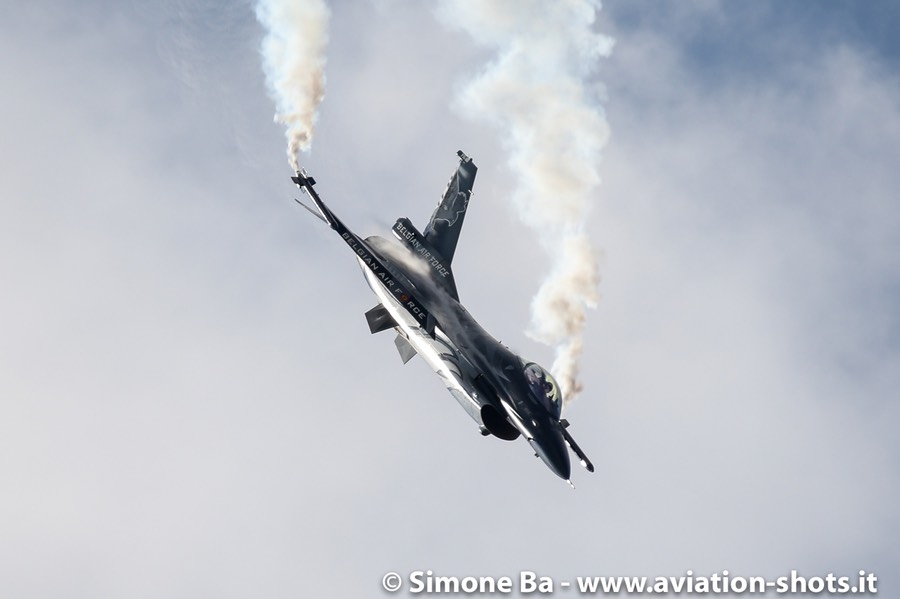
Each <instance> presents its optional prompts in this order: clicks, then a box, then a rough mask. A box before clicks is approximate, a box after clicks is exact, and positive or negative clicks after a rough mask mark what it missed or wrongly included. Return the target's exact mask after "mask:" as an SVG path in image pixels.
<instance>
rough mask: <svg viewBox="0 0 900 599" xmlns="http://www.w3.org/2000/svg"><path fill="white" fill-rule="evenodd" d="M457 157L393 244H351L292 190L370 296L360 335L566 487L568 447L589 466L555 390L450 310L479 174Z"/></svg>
mask: <svg viewBox="0 0 900 599" xmlns="http://www.w3.org/2000/svg"><path fill="white" fill-rule="evenodd" d="M457 155H458V156H459V159H460V161H459V166H458V167H457V170H456V172H455V173H453V176H452V177H451V179H450V183H449V184H448V185H447V189H446V190H445V191H444V195H443V197H442V198H441V201H440V203H439V204H438V207H437V209H436V210H435V211H434V214H433V216H432V217H431V221H430V222H429V223H428V226H427V227H426V228H425V234H424V235H422V234H421V233H419V232H418V230H417V229H416V228H415V226H414V225H413V224H412V222H410V220H409V219H407V218H400V219H398V220H397V222H396V224H395V225H394V228H393V233H394V235H395V236H396V237H397V239H398V240H400V243H397V242H395V241H391V240H388V239H385V238H384V237H379V236H376V235H373V236H371V237H367V238H366V239H362V238H360V237H358V236H357V235H356V234H355V233H353V232H352V231H350V230H349V229H348V228H347V227H346V226H345V225H344V223H342V222H341V221H340V219H338V218H337V216H335V215H334V213H333V212H332V211H331V210H330V209H329V208H328V206H326V205H325V203H324V202H323V201H322V199H321V198H320V197H319V195H318V193H317V192H316V191H315V190H314V189H313V185H315V179H313V178H312V177H310V176H307V175H306V173H305V172H298V173H297V176H296V177H293V181H294V182H295V183H296V184H297V186H298V187H300V188H301V189H303V190H304V191H305V192H306V193H307V194H309V196H310V198H312V201H313V202H314V203H315V207H316V209H317V210H318V214H317V213H316V211H315V210H313V209H312V208H310V207H308V206H306V205H305V204H302V205H303V206H304V207H306V208H307V209H308V210H310V212H313V214H316V215H317V216H320V217H321V218H322V220H324V221H325V222H326V223H327V224H328V225H329V226H330V227H331V228H332V229H334V231H335V232H337V233H338V235H340V236H341V239H343V240H344V241H345V242H346V243H347V245H349V246H350V248H351V249H352V250H353V252H354V254H356V259H357V260H358V261H359V265H360V266H361V267H362V271H363V274H364V275H365V277H366V282H368V283H369V287H371V288H372V291H373V292H374V293H375V295H376V296H377V297H378V301H379V303H378V304H377V305H376V306H375V307H374V308H372V309H371V310H369V311H368V312H366V320H367V321H368V323H369V330H370V331H371V332H372V333H373V334H374V333H379V332H381V331H386V330H393V331H395V332H396V333H397V337H396V338H395V339H394V344H395V345H396V346H397V350H398V351H399V352H400V357H401V359H402V360H403V363H404V364H405V363H407V362H409V360H411V359H412V358H413V357H414V356H415V355H416V354H419V355H421V356H422V358H423V359H424V360H425V361H426V362H427V363H428V365H429V366H430V367H431V368H432V370H434V372H435V373H437V375H438V376H439V377H440V378H441V381H442V382H443V383H444V385H445V386H446V387H447V389H448V390H449V391H450V394H451V395H452V396H453V397H454V398H455V399H456V400H457V401H458V402H459V404H460V405H461V406H462V407H463V409H464V410H465V411H466V412H467V413H468V414H469V416H471V417H472V419H473V420H474V421H475V422H476V423H477V424H478V428H479V430H480V431H481V434H482V435H485V436H488V435H493V436H495V437H497V438H499V439H505V440H507V441H513V440H515V439H517V438H518V437H519V436H520V435H521V436H522V437H524V438H525V439H526V440H527V441H528V442H529V443H530V444H531V446H532V448H534V452H535V454H534V455H535V457H540V458H541V459H542V460H543V461H544V463H545V464H547V466H548V467H549V468H550V470H552V471H553V472H554V473H555V474H556V475H557V476H559V477H560V478H562V479H564V480H565V481H566V482H568V483H569V484H570V485H572V481H571V463H570V461H569V452H568V450H567V449H566V447H567V446H568V448H569V449H571V450H572V451H573V452H574V453H575V455H576V456H577V457H578V459H579V461H580V462H581V465H582V466H584V467H585V468H587V469H588V470H589V471H590V472H593V471H594V466H593V464H591V462H590V460H588V458H587V456H586V455H585V454H584V452H583V451H582V450H581V448H580V447H579V446H578V444H577V443H575V440H574V439H572V435H571V434H570V433H569V432H568V430H566V429H567V427H568V426H569V423H568V421H567V420H565V419H563V418H561V413H562V404H563V398H562V392H561V391H560V388H559V384H558V383H557V382H556V380H555V379H554V378H553V376H552V375H551V374H550V373H549V372H548V371H547V370H545V369H544V368H542V367H541V366H540V365H538V364H536V363H535V362H531V361H528V360H525V359H524V358H522V357H521V356H518V355H516V354H515V353H514V352H512V351H511V350H510V349H509V348H508V347H506V346H505V345H503V344H502V343H500V342H499V341H497V340H496V339H494V338H493V337H492V336H491V335H490V334H489V333H488V332H487V331H485V330H484V329H483V328H482V327H481V325H479V324H478V323H477V322H476V321H475V319H474V318H473V317H472V316H471V315H470V314H469V312H468V311H467V310H466V309H465V308H464V307H463V305H462V304H461V303H460V301H459V293H458V291H457V289H456V281H455V279H454V277H453V271H452V270H451V263H452V261H453V255H454V254H455V252H456V245H457V243H458V241H459V234H460V231H461V230H462V222H463V217H464V216H465V212H466V208H467V207H468V198H469V197H470V196H471V194H472V185H473V184H474V182H475V175H476V173H477V172H478V168H477V167H476V166H475V163H474V162H473V161H472V159H471V158H469V157H468V156H466V155H465V154H464V153H463V152H462V151H461V150H460V151H459V152H457ZM298 202H299V200H298ZM446 214H454V215H456V216H454V217H453V218H452V220H449V221H448V220H447V219H446V218H444V217H443V216H441V215H446ZM445 224H446V226H443V225H445ZM454 225H456V226H454ZM572 486H573V488H574V485H572Z"/></svg>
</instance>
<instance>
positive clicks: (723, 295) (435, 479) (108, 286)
mask: <svg viewBox="0 0 900 599" xmlns="http://www.w3.org/2000/svg"><path fill="white" fill-rule="evenodd" d="M898 18H900V14H898V10H897V8H895V7H894V6H893V5H892V4H891V3H888V2H868V3H865V4H862V3H850V2H834V3H828V4H819V3H816V4H813V3H803V4H795V5H788V6H785V5H784V4H782V3H774V2H772V3H752V4H749V3H748V4H747V5H746V6H745V5H737V4H736V3H719V2H711V1H710V2H691V3H677V4H676V3H669V4H660V3H649V2H621V1H620V2H609V3H607V5H606V6H605V7H604V10H603V12H602V13H601V19H600V22H599V23H598V29H599V30H601V31H603V32H605V33H607V34H609V35H611V36H612V37H614V38H616V48H615V50H614V53H613V55H612V57H611V58H609V59H608V60H605V61H604V63H603V64H602V65H601V67H600V69H599V76H598V80H597V82H596V85H597V86H598V90H599V91H601V92H602V93H605V94H606V96H607V97H608V100H607V103H606V106H607V112H608V118H609V121H610V125H611V128H612V140H611V142H610V144H609V145H608V147H607V149H606V152H605V155H604V157H603V163H602V167H601V173H602V176H603V179H604V181H603V185H602V189H601V194H600V196H599V197H598V198H597V202H596V205H595V207H594V210H593V212H592V216H591V224H590V232H591V234H592V236H593V239H594V240H595V243H596V244H597V246H598V247H599V248H601V249H602V251H603V254H604V258H603V262H602V266H601V274H602V276H603V281H602V283H601V295H602V298H601V301H600V306H599V308H598V310H596V311H595V312H593V313H592V314H591V315H590V320H589V324H588V332H587V335H586V347H585V368H584V370H585V376H584V378H585V383H586V390H585V393H584V395H583V396H582V398H581V399H580V400H579V401H578V402H577V403H576V404H574V405H573V406H572V407H571V409H570V410H569V412H568V417H569V418H570V420H571V421H572V423H573V424H572V431H573V434H574V435H575V437H576V439H578V441H579V443H580V444H581V445H582V446H583V447H584V449H585V450H586V451H587V452H588V454H589V455H590V456H591V457H592V459H593V461H594V463H595V464H596V466H597V473H596V474H594V475H589V474H587V473H586V472H584V471H576V472H575V473H574V476H575V483H576V485H577V486H578V490H577V491H576V492H574V493H573V492H572V491H571V490H570V489H569V488H568V487H567V486H566V485H565V484H563V483H561V482H560V481H558V480H556V479H555V477H553V476H552V474H551V473H549V472H548V471H547V470H546V468H545V467H544V466H543V464H541V463H540V462H539V461H538V460H535V459H534V458H533V457H531V455H530V453H529V451H528V448H527V447H526V446H525V445H524V444H523V443H521V442H518V443H512V444H506V443H503V442H500V441H496V440H493V439H482V438H481V437H480V436H479V435H478V434H477V432H476V430H475V427H474V425H473V423H471V421H469V420H468V417H467V416H466V415H465V414H464V413H463V412H462V410H460V409H459V408H458V406H457V405H456V403H455V402H454V401H453V399H452V398H451V397H450V396H449V395H448V394H447V393H446V391H444V390H443V388H442V387H441V386H440V384H439V382H438V381H437V380H436V379H435V378H434V376H433V375H432V374H431V373H430V372H429V371H428V369H427V368H426V366H425V365H424V364H423V363H421V361H420V360H415V361H413V362H411V363H410V364H409V365H407V366H402V365H401V363H400V360H399V359H398V358H397V356H396V355H395V351H394V348H393V344H392V343H391V342H390V338H389V337H388V336H383V337H382V336H380V335H379V336H371V335H369V334H368V331H367V328H366V326H365V322H364V318H363V316H362V314H363V312H364V311H365V310H367V309H368V308H370V307H371V306H372V305H373V304H374V298H373V297H372V296H371V294H370V292H369V291H368V289H367V287H366V285H365V283H364V281H363V279H362V277H361V276H360V274H359V271H358V268H357V267H356V266H355V265H354V264H353V262H352V260H351V258H350V256H349V254H348V252H347V251H346V249H345V248H344V247H343V246H342V244H341V243H340V242H339V240H337V238H335V237H334V236H333V234H331V233H330V232H329V231H327V230H326V229H325V228H324V227H322V226H321V223H319V222H318V221H315V220H314V219H311V218H309V216H308V215H307V214H306V213H305V211H302V210H300V209H298V207H297V206H296V205H295V204H293V202H292V201H291V198H292V197H293V195H294V194H295V189H294V188H293V187H292V186H291V184H290V181H289V179H288V176H289V175H290V172H289V170H288V169H287V167H286V165H285V160H284V141H283V132H282V130H281V127H280V126H279V125H276V124H274V123H273V122H272V114H273V113H274V107H273V105H272V103H271V102H270V101H269V99H268V98H267V97H266V94H265V87H264V82H263V75H262V71H261V69H260V66H259V62H260V58H259V42H260V39H261V35H262V32H261V31H260V28H259V26H258V24H257V23H256V20H255V18H254V16H253V10H252V6H251V4H250V3H248V2H234V3H218V2H190V3H189V2H183V1H180V0H177V1H176V0H172V1H169V2H165V3H160V4H159V5H154V6H153V7H149V6H147V7H145V6H143V5H142V4H139V3H112V2H102V1H97V2H87V3H77V4H76V3H67V2H49V1H48V2H37V3H28V4H23V5H17V6H15V7H13V6H12V5H10V6H6V7H4V8H2V9H0V76H2V80H3V81H4V82H5V85H4V93H3V94H2V95H0V107H2V115H3V117H2V118H3V136H2V139H3V142H2V146H0V160H2V164H3V177H2V178H0V198H2V200H0V281H2V293H0V308H2V310H0V564H3V565H2V566H0V589H2V590H3V594H4V595H5V596H10V597H56V596H59V595H61V594H65V595H66V596H68V597H92V598H95V597H122V596H128V597H159V596H167V597H195V596H199V595H216V596H221V597H245V596H250V595H253V596H261V595H279V596H288V595H298V594H303V595H307V594H310V595H311V594H314V593H317V594H319V595H325V596H339V597H358V596H361V595H362V596H367V595H374V594H377V593H380V592H381V591H380V590H379V589H380V587H379V585H380V580H381V576H382V575H383V574H384V573H385V572H386V571H388V570H396V571H399V572H401V573H406V572H408V571H410V570H415V569H432V570H434V571H435V572H437V573H440V574H447V575H458V576H463V575H488V574H489V575H494V576H500V575H504V574H506V575H515V574H516V573H518V572H519V571H520V570H522V569H532V570H536V571H538V573H540V574H544V575H550V576H554V577H556V578H558V579H562V578H565V577H574V576H576V575H600V574H636V575H648V576H654V575H666V576H668V575H679V574H682V573H683V572H684V571H685V570H687V569H692V570H693V571H694V572H695V573H698V574H699V573H710V572H712V571H714V570H720V569H723V568H727V569H729V570H730V571H731V572H732V573H735V574H738V573H740V574H743V575H755V574H760V575H767V576H773V577H774V576H778V575H782V574H784V573H786V572H788V571H790V570H791V569H792V568H797V569H799V570H801V572H802V573H804V574H808V575H810V576H812V575H817V574H825V573H827V572H829V571H835V572H837V573H839V574H853V573H855V572H856V571H857V570H858V569H861V568H862V569H866V570H869V571H874V572H876V573H877V574H878V575H879V576H880V578H881V585H880V589H881V593H880V594H881V596H891V595H892V594H894V593H896V592H897V589H898V585H897V582H896V578H895V570H896V564H897V563H898V560H900V548H898V543H897V538H898V533H900V523H898V512H897V509H896V507H895V504H896V497H897V494H898V490H900V489H898V486H900V485H898V483H900V477H898V466H900V464H898V449H900V448H898V440H897V434H896V425H897V422H898V405H897V389H898V387H900V362H898V358H900V351H898V349H900V347H898V334H900V326H898V310H897V307H896V306H897V305H898V300H900V297H898V296H900V268H898V267H900V264H898V262H900V248H898V245H900V243H898V239H900V207H898V204H897V202H898V200H897V192H896V190H897V189H900V172H898V170H897V168H896V164H897V161H896V148H897V143H898V141H900V80H898V77H897V72H898V69H897V65H898V60H900V53H898V46H897V42H896V41H895V40H894V39H893V34H892V33H891V32H893V31H896V26H897V22H898ZM331 28H332V30H331V36H330V45H329V52H328V66H327V78H328V81H327V86H328V87H327V96H326V99H325V102H324V103H323V105H322V113H321V119H320V123H319V130H318V134H317V135H318V137H317V139H316V142H315V145H314V148H313V152H312V154H311V155H310V156H309V157H308V158H307V160H306V164H307V167H308V168H309V171H310V172H311V173H313V174H314V175H315V176H316V178H317V179H318V180H319V182H320V186H321V193H322V194H323V195H324V196H325V198H326V199H327V200H329V201H330V203H331V204H332V205H333V207H334V209H335V211H336V212H338V213H339V214H340V215H342V216H343V217H345V219H346V221H347V222H348V224H350V225H351V226H352V227H354V228H355V229H356V230H357V231H358V232H359V233H361V234H371V233H377V232H382V233H384V232H385V231H386V230H387V227H389V226H390V224H391V223H392V222H393V220H394V218H395V217H396V216H400V215H405V216H409V217H410V218H411V219H412V220H413V221H414V222H416V223H419V224H421V223H423V222H424V221H425V219H426V218H427V217H428V215H429V214H430V213H431V210H432V209H433V205H434V203H435V202H436V201H437V199H438V196H439V194H440V192H441V191H442V190H443V186H444V184H445V183H446V180H447V178H448V177H449V176H450V174H451V172H452V170H453V168H454V166H455V163H456V159H455V156H454V153H455V151H456V150H457V149H463V150H465V151H466V152H467V153H469V154H470V155H471V156H473V158H474V159H475V161H476V162H477V163H478V165H479V167H480V170H479V176H478V182H477V184H476V192H475V197H474V199H473V202H472V207H471V208H472V209H471V215H470V217H469V218H468V219H467V223H466V231H465V233H464V235H463V238H462V241H461V243H460V247H459V251H458V254H457V258H456V260H455V270H456V271H457V273H458V274H457V278H458V284H459V287H460V294H461V296H462V298H463V300H464V302H465V303H466V305H467V306H468V308H469V309H470V310H471V311H472V312H473V313H474V314H475V315H476V316H477V317H478V318H479V320H480V322H481V323H482V324H483V325H485V327H486V328H487V329H488V330H490V331H492V332H493V333H494V334H495V335H496V336H498V337H500V338H501V339H503V340H504V341H506V342H507V343H509V344H510V345H512V346H513V347H515V348H518V349H519V351H521V352H522V353H524V354H526V355H528V356H530V357H533V358H534V359H537V360H538V361H541V362H544V363H548V362H549V361H550V360H551V355H550V352H549V350H547V349H546V348H543V347H542V346H539V345H537V344H535V343H534V342H532V341H530V340H529V339H528V338H527V337H526V336H525V335H524V333H523V329H524V327H525V326H526V324H527V322H528V307H529V301H530V297H531V295H532V294H533V292H534V291H535V289H536V288H537V286H538V284H539V282H540V278H541V276H542V275H543V274H544V273H545V271H546V269H547V268H548V267H549V265H548V264H547V263H546V259H545V258H544V256H543V255H542V253H541V251H540V248H538V247H536V244H535V243H534V240H533V239H531V238H530V236H529V234H528V233H527V232H526V229H525V228H524V227H523V226H522V225H521V224H519V223H518V221H517V220H516V219H515V217H514V216H513V214H512V213H511V208H510V204H509V201H508V200H509V195H510V190H511V189H512V187H513V181H512V179H511V177H512V175H511V173H510V172H509V171H508V170H507V169H506V168H505V167H504V166H503V165H504V164H505V162H506V161H505V158H504V156H503V155H502V151H501V147H500V143H499V141H498V140H497V139H496V137H495V135H494V133H493V132H492V131H489V130H486V129H485V128H484V127H482V126H480V125H478V124H477V123H475V122H472V121H469V120H467V119H466V118H465V115H462V114H460V113H459V112H458V111H454V110H453V109H451V104H452V101H451V100H452V98H453V96H454V94H455V92H456V90H458V89H459V88H460V86H461V85H462V82H463V81H464V80H466V79H467V78H470V77H472V76H474V75H476V74H477V73H478V72H479V69H481V68H482V65H483V62H484V60H486V59H487V58H488V56H489V53H488V52H487V51H485V50H483V49H481V48H478V47H475V46H474V45H473V44H472V43H471V41H470V40H469V39H468V38H467V37H466V36H465V35H463V34H461V33H458V32H455V31H449V30H447V29H445V28H444V27H443V26H442V25H441V24H440V22H439V21H438V20H436V19H435V17H434V15H433V14H432V13H431V12H430V9H429V7H428V6H427V5H424V4H421V3H412V2H404V1H400V0H383V1H380V2H372V3H354V4H353V6H352V8H351V7H350V6H348V5H347V4H346V3H341V4H340V5H336V6H334V13H333V16H332V21H331Z"/></svg>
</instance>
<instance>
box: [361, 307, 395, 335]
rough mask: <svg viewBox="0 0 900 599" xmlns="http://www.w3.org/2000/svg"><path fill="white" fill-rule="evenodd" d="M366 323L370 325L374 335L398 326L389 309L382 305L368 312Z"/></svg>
mask: <svg viewBox="0 0 900 599" xmlns="http://www.w3.org/2000/svg"><path fill="white" fill-rule="evenodd" d="M366 322H368V323H369V330H370V331H371V332H372V334H373V335H374V334H375V333H380V332H381V331H386V330H388V329H392V328H394V327H395V326H397V322H396V321H395V320H394V317H393V316H391V315H390V314H388V311H387V309H386V308H385V307H384V305H382V304H378V305H377V306H375V307H374V308H372V309H371V310H369V311H368V312H366Z"/></svg>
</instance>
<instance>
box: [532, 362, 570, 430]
mask: <svg viewBox="0 0 900 599" xmlns="http://www.w3.org/2000/svg"><path fill="white" fill-rule="evenodd" d="M523 365H524V367H525V380H526V381H528V388H529V389H530V390H531V393H532V394H533V395H534V396H535V397H536V398H537V399H538V400H539V401H540V402H541V404H542V405H543V406H544V407H545V408H547V411H548V412H550V413H551V414H552V415H553V416H554V417H555V418H559V415H560V413H561V412H562V394H561V393H560V391H559V385H558V384H557V382H556V379H554V378H553V377H552V376H550V373H549V372H547V371H546V370H544V369H543V368H541V367H540V365H538V364H535V363H534V362H524V361H523Z"/></svg>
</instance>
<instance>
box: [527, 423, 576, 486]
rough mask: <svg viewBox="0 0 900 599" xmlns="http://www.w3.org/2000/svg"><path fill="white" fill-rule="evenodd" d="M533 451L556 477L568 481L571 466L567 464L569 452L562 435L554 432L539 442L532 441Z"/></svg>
mask: <svg viewBox="0 0 900 599" xmlns="http://www.w3.org/2000/svg"><path fill="white" fill-rule="evenodd" d="M534 449H535V451H537V454H538V455H539V456H540V457H541V459H542V460H544V463H545V464H547V467H549V468H550V470H552V471H553V472H554V473H555V474H556V475H557V476H558V477H560V478H561V479H563V480H569V478H571V475H572V464H571V462H569V450H568V449H566V442H565V441H564V440H563V438H562V435H559V434H556V433H555V432H553V433H550V434H547V435H543V436H542V437H541V439H540V440H538V439H537V438H535V439H534Z"/></svg>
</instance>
